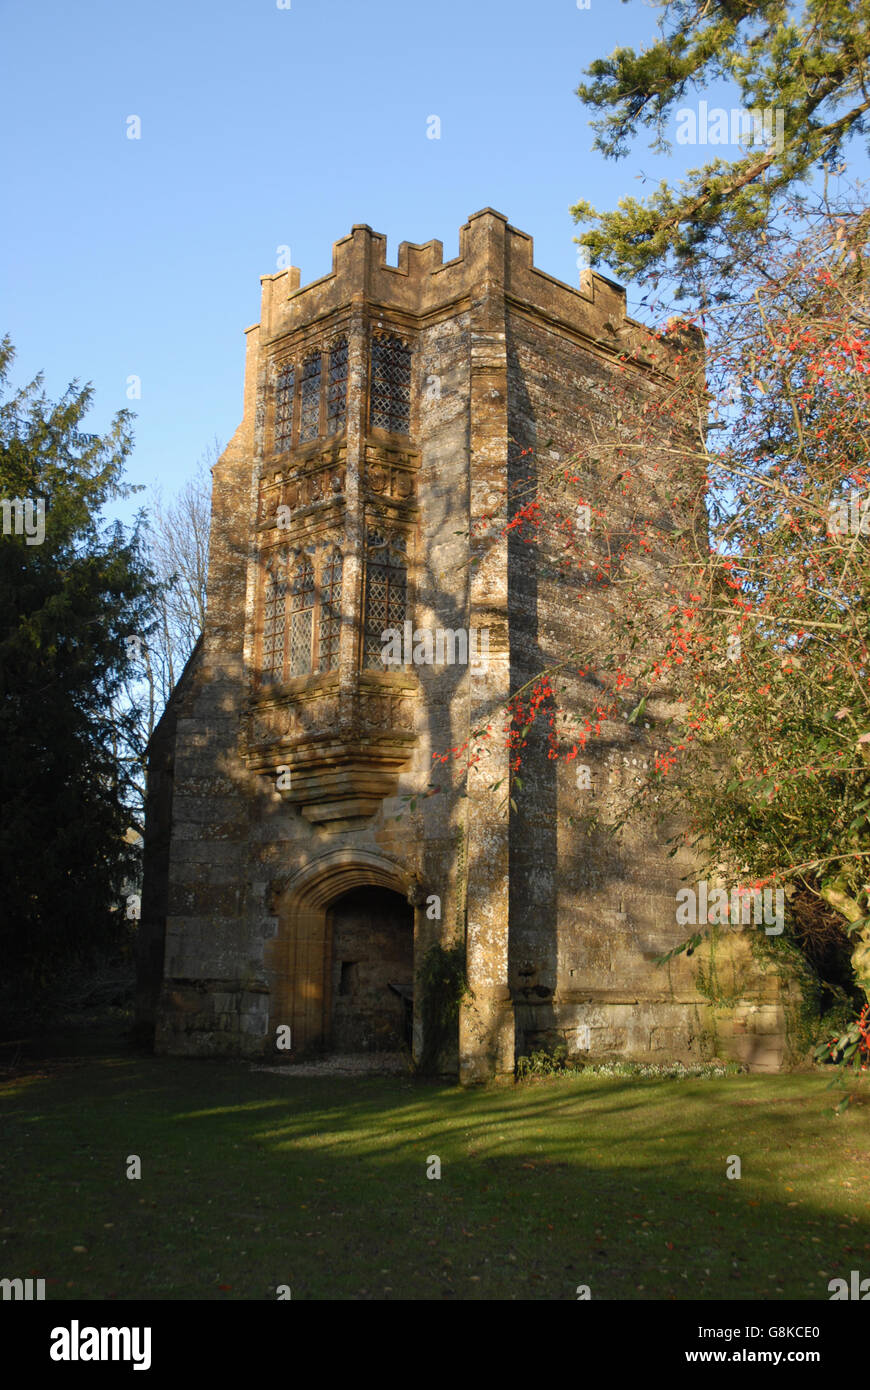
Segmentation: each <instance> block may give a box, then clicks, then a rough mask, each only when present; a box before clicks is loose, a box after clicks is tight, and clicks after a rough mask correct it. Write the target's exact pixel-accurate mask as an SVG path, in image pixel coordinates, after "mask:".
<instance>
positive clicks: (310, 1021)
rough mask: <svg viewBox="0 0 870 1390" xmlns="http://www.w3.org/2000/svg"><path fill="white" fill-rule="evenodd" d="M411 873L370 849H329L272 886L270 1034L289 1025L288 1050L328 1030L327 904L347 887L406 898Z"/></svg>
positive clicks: (268, 948) (267, 962)
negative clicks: (275, 921) (274, 926)
mask: <svg viewBox="0 0 870 1390" xmlns="http://www.w3.org/2000/svg"><path fill="white" fill-rule="evenodd" d="M412 883H413V875H412V874H410V873H409V872H408V871H406V870H404V869H402V868H400V867H399V865H398V864H396V863H394V862H393V861H392V860H390V859H385V858H383V857H382V856H381V855H379V854H374V853H372V851H370V850H352V849H334V850H328V851H327V852H326V853H325V854H322V855H319V856H318V858H317V859H314V860H312V861H311V862H310V863H308V864H306V865H305V866H304V868H302V869H300V870H298V871H297V872H296V873H295V874H292V875H291V876H289V877H288V878H286V879H284V880H283V881H281V882H280V884H276V885H275V888H276V891H275V893H274V899H273V900H274V902H275V907H276V911H277V916H278V933H277V935H276V936H275V937H274V938H273V939H272V940H271V941H269V942H267V944H266V959H265V967H266V979H267V981H268V983H269V989H270V994H271V1008H270V1018H269V1034H270V1038H271V1039H273V1040H274V1038H275V1037H276V1032H277V1029H278V1028H279V1027H280V1026H281V1025H283V1024H286V1025H289V1027H290V1029H291V1035H292V1045H293V1051H294V1052H295V1051H296V1050H297V1049H299V1048H302V1047H305V1046H307V1045H309V1044H311V1043H314V1042H317V1041H318V1040H319V1039H321V1038H323V1037H324V1036H325V1034H326V1032H327V1030H328V1019H327V1012H328V1005H329V971H330V965H331V962H330V960H329V953H330V942H329V932H328V930H327V913H328V910H329V907H330V905H331V904H332V903H334V902H335V900H336V898H340V897H341V896H342V895H343V894H344V893H347V892H349V891H350V890H351V889H352V888H368V887H373V888H389V889H391V890H392V891H393V892H395V893H401V895H402V896H403V897H405V898H406V897H407V896H408V892H409V889H410V888H411V886H412Z"/></svg>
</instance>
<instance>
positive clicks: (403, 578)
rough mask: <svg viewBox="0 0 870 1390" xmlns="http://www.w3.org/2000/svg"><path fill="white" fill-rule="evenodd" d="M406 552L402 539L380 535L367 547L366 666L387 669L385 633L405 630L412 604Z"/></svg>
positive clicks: (364, 647)
mask: <svg viewBox="0 0 870 1390" xmlns="http://www.w3.org/2000/svg"><path fill="white" fill-rule="evenodd" d="M404 552H405V542H404V540H403V539H402V538H401V537H395V538H392V539H391V540H389V541H387V540H386V539H385V538H384V537H383V536H381V535H379V534H378V533H377V532H373V533H371V534H370V535H369V540H368V544H367V546H366V588H365V620H364V630H363V665H364V666H367V667H379V668H380V669H381V670H383V667H384V663H383V661H382V659H381V653H382V651H383V638H382V633H383V632H385V631H386V629H387V628H390V627H394V628H398V629H399V631H400V632H401V631H402V626H403V624H404V622H405V615H406V609H407V601H408V571H407V562H406V558H405V553H404Z"/></svg>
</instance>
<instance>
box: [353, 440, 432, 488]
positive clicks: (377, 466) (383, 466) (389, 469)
mask: <svg viewBox="0 0 870 1390" xmlns="http://www.w3.org/2000/svg"><path fill="white" fill-rule="evenodd" d="M419 467H420V456H419V454H417V453H416V452H415V451H414V450H411V449H385V448H381V447H379V446H377V445H374V444H368V445H367V446H366V465H365V481H366V485H367V486H368V487H369V488H370V489H371V491H372V492H374V493H376V494H377V495H378V496H379V497H390V498H393V499H394V500H395V501H397V502H407V501H409V500H410V499H412V498H413V497H415V496H416V493H417V478H416V473H417V470H418V469H419Z"/></svg>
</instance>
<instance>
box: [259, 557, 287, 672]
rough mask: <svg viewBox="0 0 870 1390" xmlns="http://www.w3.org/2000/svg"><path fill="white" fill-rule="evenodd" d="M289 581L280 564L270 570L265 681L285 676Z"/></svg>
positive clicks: (264, 647)
mask: <svg viewBox="0 0 870 1390" xmlns="http://www.w3.org/2000/svg"><path fill="white" fill-rule="evenodd" d="M286 601H287V581H286V577H285V576H284V574H283V572H282V570H281V568H280V566H276V568H275V569H274V570H272V571H270V573H269V576H268V579H267V581H266V594H265V603H264V609H263V682H264V684H270V683H271V682H272V681H280V680H283V678H284V632H285V622H286V611H285V610H286Z"/></svg>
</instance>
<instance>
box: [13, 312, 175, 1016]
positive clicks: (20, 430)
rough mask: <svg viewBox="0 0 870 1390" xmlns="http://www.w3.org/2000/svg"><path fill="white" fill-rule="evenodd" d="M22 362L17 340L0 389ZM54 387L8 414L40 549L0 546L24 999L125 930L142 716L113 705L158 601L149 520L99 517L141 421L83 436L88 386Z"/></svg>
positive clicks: (16, 476)
mask: <svg viewBox="0 0 870 1390" xmlns="http://www.w3.org/2000/svg"><path fill="white" fill-rule="evenodd" d="M12 361H13V349H12V346H11V343H10V342H9V339H8V338H7V339H4V341H3V343H2V345H0V387H6V385H7V381H8V377H9V371H10V368H11V365H12ZM41 382H42V378H41V377H37V378H36V379H35V380H34V381H32V382H31V383H30V384H29V385H27V386H24V387H22V388H20V389H18V390H17V391H13V392H11V393H8V392H7V393H5V396H4V398H3V399H2V404H0V496H2V497H3V498H5V499H7V500H9V501H10V502H11V501H12V499H16V498H19V499H30V500H31V501H34V502H36V501H37V500H38V499H42V500H43V501H44V507H45V513H44V536H43V539H42V541H41V543H40V542H39V541H38V539H37V538H36V536H35V535H34V536H33V537H32V538H31V539H33V541H34V542H35V543H28V539H29V538H28V537H27V535H26V534H24V533H23V532H22V533H20V534H19V533H16V529H15V527H14V526H12V525H10V526H9V528H8V530H7V529H6V527H4V534H3V535H2V536H0V613H2V630H0V745H2V747H3V759H2V766H0V808H2V815H0V820H2V829H0V875H2V882H3V896H4V913H3V919H2V926H0V949H2V954H3V962H4V967H5V972H6V986H7V993H8V990H9V988H10V987H12V986H13V985H14V986H15V987H17V989H18V991H19V993H20V994H21V996H22V997H24V998H30V997H31V996H32V995H33V993H34V992H36V991H39V990H40V989H42V988H44V987H46V986H48V984H49V983H50V982H51V980H52V978H53V977H54V976H56V975H57V974H58V973H59V972H60V970H61V969H62V968H64V967H65V966H67V965H68V964H69V963H70V962H71V961H72V960H76V959H81V958H83V957H86V956H87V955H88V954H89V953H90V952H91V951H93V950H97V949H99V948H100V947H101V946H103V945H105V944H106V943H107V942H109V941H110V940H111V938H112V936H113V935H114V934H117V932H118V927H119V920H120V918H119V913H120V909H121V904H122V891H123V889H124V879H125V874H126V872H127V871H128V870H129V868H130V867H131V863H132V855H131V851H130V849H129V846H127V845H125V843H124V836H125V832H126V831H127V830H128V828H129V826H130V809H129V793H130V787H131V784H130V781H129V778H128V776H127V774H126V771H125V767H124V764H123V762H122V761H121V760H120V758H119V748H120V746H121V745H122V743H123V742H124V740H126V739H128V738H129V737H130V736H131V733H132V720H131V718H130V717H129V716H124V715H121V716H119V715H118V714H117V712H116V701H117V697H118V694H119V691H120V688H121V686H122V683H123V680H124V678H125V676H126V674H127V672H128V670H129V661H130V659H129V646H128V638H130V637H131V636H132V635H134V634H135V633H141V632H143V631H145V630H147V626H148V623H149V620H150V613H151V605H152V603H153V599H154V593H155V589H154V585H153V582H152V577H151V576H150V575H149V573H148V570H147V566H146V564H145V561H144V559H143V555H142V550H141V531H140V525H139V523H138V522H137V524H136V525H135V526H134V527H133V528H132V529H131V530H130V531H129V532H125V530H124V528H123V527H121V526H120V524H115V525H114V526H109V525H103V524H101V521H100V512H101V509H102V508H103V506H104V505H105V504H106V503H107V502H110V501H112V500H114V499H116V498H124V497H126V496H128V495H129V493H130V492H131V491H132V490H133V489H131V488H130V487H129V486H127V485H125V484H124V483H123V482H122V473H123V464H124V460H125V459H126V457H127V455H128V454H129V452H130V449H131V447H132V441H131V434H130V416H129V413H128V412H126V411H122V412H121V413H120V414H118V415H117V416H116V417H115V420H114V421H113V423H112V426H111V428H110V430H109V431H108V433H107V434H106V435H104V436H102V437H100V436H97V435H93V434H88V433H85V431H84V430H83V429H82V420H83V417H84V415H85V414H86V412H87V410H88V408H89V406H90V404H91V397H92V390H91V388H90V387H84V388H79V387H78V384H77V383H76V382H73V383H72V384H71V385H70V387H69V388H68V390H67V391H66V393H65V394H64V395H63V396H62V398H61V399H60V400H59V401H57V402H55V403H50V402H49V401H47V400H46V398H45V395H44V393H43V392H42V391H41V390H40V387H41ZM10 515H11V513H10ZM18 529H19V531H20V528H18Z"/></svg>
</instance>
